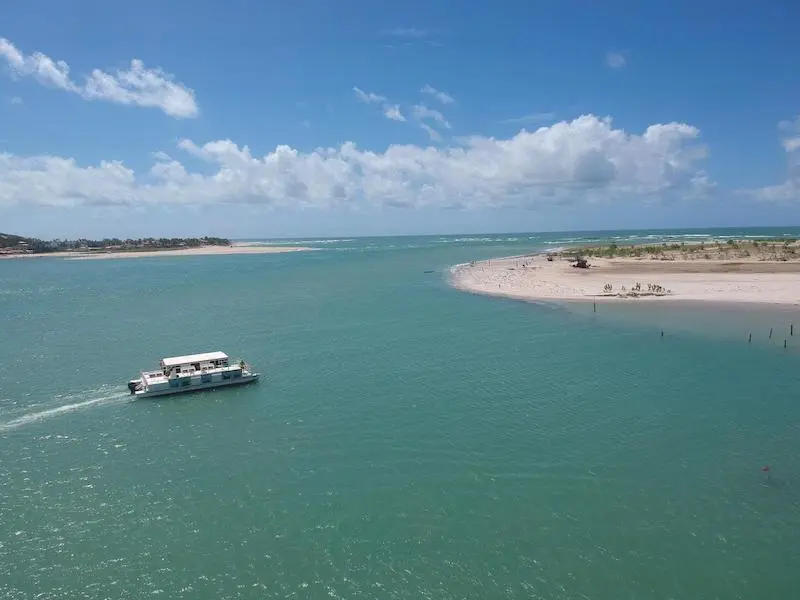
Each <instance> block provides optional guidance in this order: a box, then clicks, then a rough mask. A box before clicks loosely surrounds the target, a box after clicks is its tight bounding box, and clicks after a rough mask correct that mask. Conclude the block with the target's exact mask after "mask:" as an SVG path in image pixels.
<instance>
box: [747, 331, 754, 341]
mask: <svg viewBox="0 0 800 600" xmlns="http://www.w3.org/2000/svg"><path fill="white" fill-rule="evenodd" d="M747 341H748V342H752V341H753V334H752V333H751V334H749V335H748V336H747Z"/></svg>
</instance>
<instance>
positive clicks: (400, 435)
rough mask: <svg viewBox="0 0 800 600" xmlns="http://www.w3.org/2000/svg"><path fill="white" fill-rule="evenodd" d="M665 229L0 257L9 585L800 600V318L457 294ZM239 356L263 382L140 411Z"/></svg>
mask: <svg viewBox="0 0 800 600" xmlns="http://www.w3.org/2000/svg"><path fill="white" fill-rule="evenodd" d="M708 233H711V234H714V235H734V236H737V237H738V236H740V235H769V236H772V235H777V234H781V233H787V234H789V235H797V236H798V237H800V232H798V231H797V230H794V231H792V230H785V231H784V230H776V231H768V232H764V231H762V230H752V231H747V230H743V231H738V232H730V231H718V232H714V231H709V232H708ZM665 235H669V236H677V235H681V232H638V233H636V234H630V233H627V232H619V233H602V234H597V233H585V234H548V235H543V234H530V235H528V234H514V235H502V236H499V235H486V236H451V237H425V238H385V239H363V240H357V239H354V240H340V241H319V240H302V241H303V242H305V243H309V242H313V244H312V245H315V246H318V247H319V248H321V250H320V251H318V252H313V253H304V254H299V253H296V254H285V255H250V256H244V255H239V256H211V257H205V256H204V257H171V258H169V257H163V258H139V259H130V260H108V261H104V260H98V261H67V260H60V259H33V260H9V261H0V315H1V316H0V326H1V327H2V330H0V331H2V344H0V597H2V598H9V599H15V600H16V599H22V598H24V599H28V598H43V599H52V598H69V599H74V598H147V597H163V598H198V599H215V600H216V599H223V598H273V597H274V598H343V599H344V598H432V599H433V598H435V599H444V598H548V599H562V598H591V599H593V600H603V599H609V600H611V599H613V600H619V599H623V598H628V599H648V600H656V599H664V600H666V599H671V598H676V599H677V598H693V599H700V598H709V599H711V598H726V599H727V598H748V599H749V598H760V599H766V598H776V599H777V598H780V599H785V598H790V597H794V596H795V595H796V590H797V587H798V584H800V575H798V573H800V569H798V564H800V528H799V527H798V526H799V525H800V479H798V478H799V477H800V467H798V464H800V463H798V458H800V447H798V443H797V440H798V433H800V426H798V423H800V421H799V420H798V419H799V418H800V399H798V382H799V380H800V370H798V365H799V364H800V362H799V361H800V355H798V352H797V351H796V350H795V347H797V348H800V338H798V340H797V342H794V339H795V338H794V336H788V338H789V342H788V345H789V348H788V349H787V351H784V350H783V347H782V345H783V344H782V341H783V339H784V338H785V337H787V335H786V328H787V326H788V324H789V323H792V322H793V321H794V320H795V317H797V312H795V311H791V310H781V311H777V310H772V309H762V310H759V311H742V310H740V309H739V310H736V309H727V310H724V311H721V310H718V309H715V308H696V307H682V308H680V309H676V308H675V307H664V306H661V307H659V306H655V305H652V306H648V307H634V310H621V309H619V308H613V307H606V306H603V307H601V309H599V312H598V313H597V314H595V313H591V312H589V311H587V309H586V306H585V305H582V306H580V307H573V306H569V305H567V306H561V305H546V304H529V303H523V302H515V301H508V300H503V299H497V298H485V297H480V296H474V295H470V294H466V293H462V292H458V291H456V290H453V289H452V288H450V287H449V286H448V284H447V279H446V272H447V269H448V267H449V266H450V265H452V264H455V263H459V262H465V261H468V260H473V259H481V258H486V257H491V256H503V255H511V254H519V253H523V252H527V251H532V250H537V249H542V248H551V247H557V246H559V245H564V244H567V243H579V242H580V241H582V240H591V239H596V238H598V237H603V236H605V237H608V238H618V239H624V238H629V239H646V236H653V237H652V238H650V239H658V238H659V237H660V236H665ZM684 235H698V233H697V232H688V233H687V232H684ZM634 236H635V238H634ZM427 270H433V271H434V272H433V273H425V271H427ZM644 308H648V309H650V310H644ZM796 320H797V322H798V323H800V317H797V319H796ZM768 326H769V327H774V329H775V331H776V332H778V331H780V334H779V335H780V336H782V337H780V343H778V342H777V338H778V335H776V336H775V337H776V340H767V339H765V338H766V331H765V329H766V328H767V327H768ZM662 329H664V330H665V335H664V337H661V335H660V331H661V330H662ZM751 329H752V330H755V331H756V332H757V333H756V335H754V338H755V339H754V341H753V343H750V344H748V343H747V342H746V341H745V340H744V338H743V336H744V334H745V331H749V330H751ZM797 333H798V335H800V331H799V332H797ZM793 342H794V343H793ZM215 349H221V350H224V351H226V352H228V353H230V354H231V355H232V356H233V357H235V358H239V357H244V358H245V359H247V360H248V361H249V362H250V363H251V364H252V365H253V366H255V367H257V368H258V369H260V370H261V371H262V372H263V373H264V374H265V379H263V380H262V381H260V382H259V383H257V384H255V385H252V386H246V387H242V388H238V389H236V388H233V389H228V390H220V391H216V392H199V393H197V394H193V395H187V396H177V397H173V398H165V399H161V400H147V401H137V402H131V401H130V400H129V399H130V396H129V395H128V394H127V390H126V388H125V382H126V381H127V379H128V378H130V377H133V376H135V375H136V374H137V372H138V370H139V369H143V368H149V367H150V366H154V365H155V364H156V363H157V361H158V359H159V358H161V357H162V356H168V355H172V354H183V353H186V352H194V351H205V350H215ZM765 464H769V465H770V466H771V469H772V475H771V478H769V479H768V478H767V477H766V475H765V474H764V473H762V471H761V468H762V467H763V466H764V465H765Z"/></svg>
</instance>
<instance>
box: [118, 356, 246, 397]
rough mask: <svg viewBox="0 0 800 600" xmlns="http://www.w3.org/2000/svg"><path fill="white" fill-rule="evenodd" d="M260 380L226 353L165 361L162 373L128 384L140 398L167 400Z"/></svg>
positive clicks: (149, 373)
mask: <svg viewBox="0 0 800 600" xmlns="http://www.w3.org/2000/svg"><path fill="white" fill-rule="evenodd" d="M258 376H259V373H255V372H253V370H252V369H251V368H250V365H248V364H247V363H246V362H244V361H243V360H241V361H239V362H238V363H236V362H234V363H233V364H231V363H230V360H229V358H228V355H227V354H225V353H224V352H206V353H204V354H189V355H187V356H170V357H167V358H162V359H161V368H160V369H158V370H157V371H142V372H141V376H140V377H138V378H136V379H131V380H130V381H128V390H130V392H131V394H134V395H135V396H137V397H140V398H145V397H150V396H165V395H167V394H179V393H183V392H193V391H195V390H204V389H209V388H217V387H222V386H226V385H241V384H243V383H250V382H253V381H256V380H257V379H258Z"/></svg>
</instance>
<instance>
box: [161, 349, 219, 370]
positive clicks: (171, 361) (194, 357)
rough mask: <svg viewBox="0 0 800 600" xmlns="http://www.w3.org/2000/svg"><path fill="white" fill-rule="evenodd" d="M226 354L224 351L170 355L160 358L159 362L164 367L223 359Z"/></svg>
mask: <svg viewBox="0 0 800 600" xmlns="http://www.w3.org/2000/svg"><path fill="white" fill-rule="evenodd" d="M226 358H228V355H227V354H225V353H224V352H206V353H205V354H187V355H186V356H170V357H168V358H162V359H161V363H162V364H163V365H164V366H165V367H176V366H178V365H185V364H189V363H198V362H206V361H209V360H225V359H226Z"/></svg>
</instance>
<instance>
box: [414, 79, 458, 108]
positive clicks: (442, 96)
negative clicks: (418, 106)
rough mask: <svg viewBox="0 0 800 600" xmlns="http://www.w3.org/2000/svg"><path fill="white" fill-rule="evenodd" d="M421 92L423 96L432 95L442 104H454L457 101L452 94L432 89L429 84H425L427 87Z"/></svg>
mask: <svg viewBox="0 0 800 600" xmlns="http://www.w3.org/2000/svg"><path fill="white" fill-rule="evenodd" d="M420 91H421V92H422V93H423V94H430V95H431V96H433V97H434V98H436V99H437V100H438V101H439V102H441V103H442V104H452V103H453V102H455V99H454V98H453V97H452V96H451V95H450V94H448V93H447V92H440V91H439V90H437V89H436V88H433V87H431V86H430V85H428V84H425V87H423V88H422V89H421V90H420Z"/></svg>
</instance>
